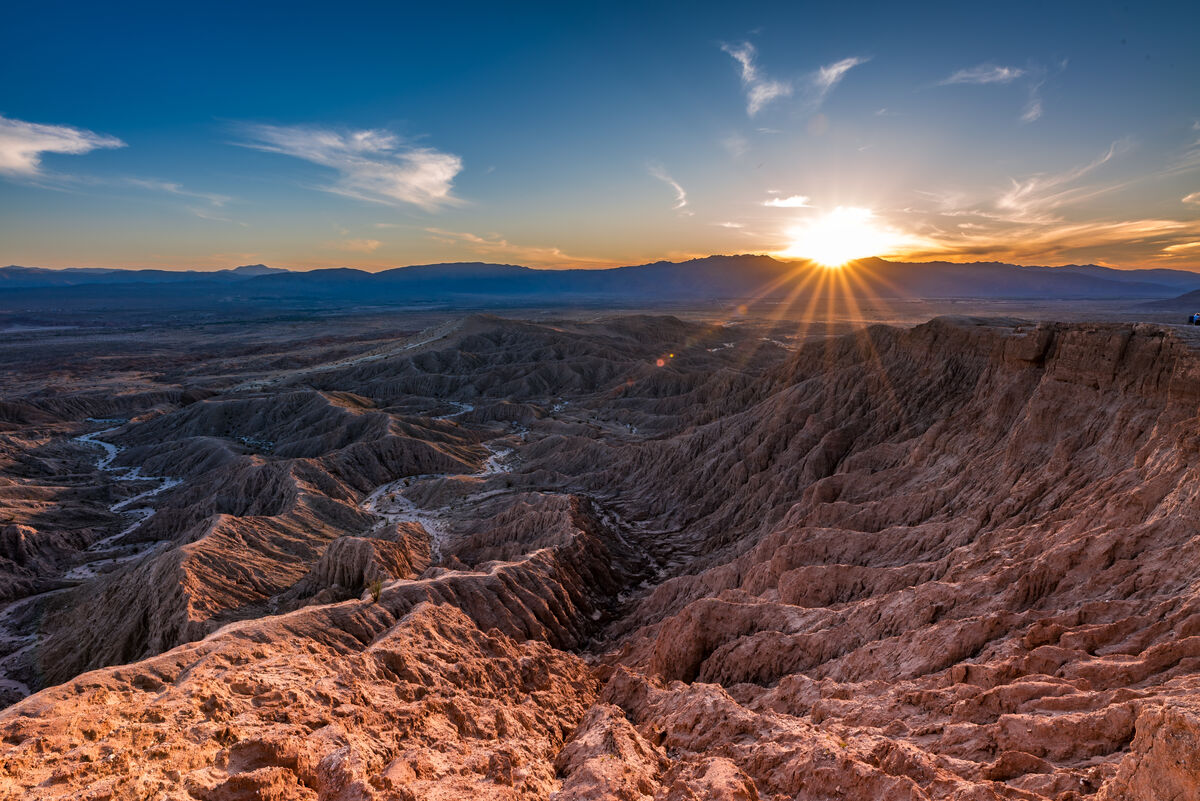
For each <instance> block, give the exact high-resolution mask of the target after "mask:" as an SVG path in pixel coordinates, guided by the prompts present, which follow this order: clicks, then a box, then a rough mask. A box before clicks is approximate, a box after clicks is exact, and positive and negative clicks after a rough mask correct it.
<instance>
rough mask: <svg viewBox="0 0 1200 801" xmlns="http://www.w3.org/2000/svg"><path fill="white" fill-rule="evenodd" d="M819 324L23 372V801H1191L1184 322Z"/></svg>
mask: <svg viewBox="0 0 1200 801" xmlns="http://www.w3.org/2000/svg"><path fill="white" fill-rule="evenodd" d="M805 333H806V334H808V335H807V336H804V335H802V334H805ZM818 333H820V332H818V331H809V332H801V331H797V330H795V327H794V326H793V330H792V334H793V335H794V336H792V338H790V339H785V338H783V337H786V336H788V334H787V332H786V330H785V329H784V328H782V327H779V326H769V325H767V324H765V323H757V322H745V323H742V324H736V325H715V324H706V323H693V322H684V321H681V320H678V319H675V318H673V317H661V316H634V315H630V316H624V317H617V318H608V319H600V320H594V321H590V322H579V321H573V320H558V321H541V322H524V321H517V320H508V319H501V318H498V317H492V316H483V315H480V316H474V317H469V318H466V319H463V320H460V321H456V322H455V323H453V324H449V325H444V326H441V327H437V328H434V329H432V330H430V331H426V332H423V333H419V334H414V335H412V336H410V337H384V338H381V339H379V340H376V341H371V342H365V341H364V342H363V343H362V345H361V349H358V350H354V349H351V351H350V352H344V351H343V350H340V349H339V350H337V351H336V352H330V353H328V358H324V357H320V356H319V354H317V355H314V352H307V351H306V356H305V358H304V359H300V358H299V357H291V356H289V357H288V358H284V357H279V358H274V357H273V358H272V359H271V360H268V361H267V362H266V363H267V365H268V366H265V367H264V366H263V365H262V364H255V365H254V366H253V367H249V366H247V367H245V368H242V367H240V366H237V365H232V366H231V365H229V364H226V363H221V364H218V363H217V362H216V361H213V362H211V364H209V363H204V364H200V365H199V366H197V367H196V368H194V370H193V372H191V373H189V374H188V377H187V381H186V383H185V382H183V381H179V382H176V383H175V384H171V385H170V386H162V387H146V388H144V389H143V390H142V391H140V393H138V394H136V395H135V396H132V397H130V398H127V399H125V400H121V401H119V402H118V400H115V399H113V398H105V399H103V400H102V399H101V397H102V396H101V394H98V393H95V392H93V391H90V390H89V391H87V392H84V391H82V390H81V391H80V392H79V393H78V394H77V395H73V396H70V397H68V398H66V399H64V398H62V397H59V398H57V399H55V400H54V401H53V402H51V401H50V400H48V399H47V398H46V397H44V396H43V397H38V396H35V395H33V394H31V395H29V396H27V397H19V398H18V397H14V398H13V399H12V400H11V401H9V402H8V404H7V405H6V406H5V415H4V418H3V419H4V421H5V425H6V429H5V433H6V440H5V444H4V448H5V451H4V454H5V457H6V459H7V461H6V463H5V464H6V466H5V468H4V470H5V480H6V481H7V482H8V483H7V484H6V485H5V486H6V487H7V488H9V490H8V492H9V496H12V497H15V496H16V495H17V494H18V493H17V491H16V489H13V488H20V494H21V497H23V498H37V499H39V500H38V503H36V504H34V503H32V502H31V503H25V504H23V505H22V504H18V503H16V502H8V501H6V503H8V506H6V507H5V511H6V512H7V514H8V517H9V520H10V521H11V522H9V523H7V524H6V525H5V526H4V527H3V528H2V529H0V532H2V533H3V540H2V541H0V546H2V548H3V550H2V551H0V555H2V556H3V559H2V560H0V571H2V572H0V575H2V576H3V578H4V582H5V585H6V587H7V591H6V594H5V598H6V599H8V600H11V601H13V603H12V605H11V606H10V607H9V608H8V610H6V612H5V613H4V614H5V620H4V625H5V628H6V633H7V636H8V640H9V643H8V644H7V645H5V648H6V649H7V654H8V655H7V656H6V657H5V659H4V661H2V662H0V668H3V671H4V676H3V678H4V679H5V680H6V681H8V682H11V685H5V687H6V689H7V691H9V692H10V693H11V695H12V696H13V698H12V699H11V700H16V698H17V697H18V696H20V695H22V694H23V686H28V688H29V689H32V690H39V689H40V690H41V691H40V692H35V693H34V695H32V696H31V697H28V698H25V699H24V700H20V701H18V702H17V703H15V704H13V705H12V706H10V707H8V708H7V709H6V710H4V711H3V712H2V713H0V737H2V738H3V747H2V752H3V760H2V761H0V795H3V796H4V797H13V798H17V797H22V796H24V797H33V798H64V799H65V798H93V799H101V798H113V799H117V798H163V799H178V800H179V801H183V799H206V800H208V799H211V800H213V801H215V800H217V799H221V800H222V801H225V800H228V801H232V799H251V798H270V799H289V800H290V799H330V800H332V799H339V800H341V799H346V800H347V801H348V800H349V799H377V800H379V801H382V800H383V799H441V798H444V799H458V798H494V799H542V798H547V797H550V796H551V795H552V794H556V795H554V796H553V797H554V798H556V799H560V801H566V800H567V799H610V798H615V799H629V800H630V801H633V800H634V799H643V798H654V799H663V800H664V801H684V800H685V799H728V800H729V801H733V800H734V799H743V800H744V799H774V800H777V801H782V799H832V798H841V799H850V800H851V801H859V800H860V799H861V801H868V799H870V800H872V801H873V800H874V799H887V800H888V801H893V800H895V801H900V800H901V799H903V800H904V801H916V800H917V799H958V800H960V801H968V800H969V801H986V800H987V799H1030V800H1032V799H1055V800H1056V801H1070V800H1071V799H1083V798H1097V799H1108V800H1109V801H1116V800H1117V799H1129V800H1130V801H1132V800H1134V799H1136V800H1137V801H1155V800H1157V799H1173V798H1178V799H1190V798H1194V797H1196V796H1195V792H1196V791H1195V788H1196V787H1197V786H1200V760H1198V758H1197V754H1200V741H1198V737H1200V679H1197V675H1200V674H1198V673H1197V671H1198V670H1200V589H1198V587H1197V584H1196V577H1197V576H1200V538H1198V537H1197V534H1198V533H1200V529H1198V528H1197V522H1196V521H1197V519H1198V518H1197V514H1196V512H1197V509H1198V494H1200V481H1198V479H1200V476H1198V475H1197V469H1198V468H1197V464H1198V461H1197V455H1198V454H1200V419H1198V413H1200V355H1198V352H1197V345H1198V344H1200V341H1198V340H1197V339H1196V338H1195V335H1194V334H1193V333H1191V332H1189V331H1182V330H1179V329H1168V328H1166V327H1160V326H1151V325H1132V324H1115V323H1114V324H1083V323H1074V324H1066V323H1042V324H1035V323H1027V322H1022V321H1019V320H1010V319H999V318H990V319H983V318H966V317H959V318H938V319H935V320H932V321H930V322H928V323H925V324H922V325H918V326H916V327H913V328H899V327H889V326H882V325H877V326H871V327H868V328H863V329H859V330H857V331H854V332H853V333H849V334H841V335H837V336H830V337H823V336H817V334H818ZM778 343H782V344H778ZM339 347H340V346H339ZM660 360H661V362H662V365H661V366H659V365H658V364H657V362H658V361H660ZM164 382H165V379H164ZM88 417H95V418H113V417H122V418H128V422H127V423H124V424H122V425H119V426H117V427H115V428H113V429H112V430H109V431H106V432H104V433H103V435H102V436H101V439H102V440H103V441H105V442H109V443H112V445H113V446H115V447H118V448H119V449H120V450H119V452H117V453H115V455H114V456H112V457H111V458H110V457H106V459H107V461H104V462H102V464H101V465H100V466H99V467H97V466H96V456H97V453H96V449H95V445H94V444H92V443H94V440H88V439H87V438H86V436H85V439H84V442H83V443H81V442H80V441H79V437H80V436H81V435H86V432H88V431H94V430H95V429H96V428H97V427H98V425H99V424H98V423H95V422H88V421H87V418H88ZM96 436H100V435H96ZM110 462H111V464H110ZM43 468H44V469H43ZM117 468H120V469H121V470H122V471H123V472H121V473H120V474H119V475H118V474H117V473H115V472H114V470H115V469H117ZM62 476H69V477H71V478H70V480H69V481H67V480H65V479H63V478H62ZM142 476H170V477H171V478H170V479H165V480H164V479H154V480H149V479H147V480H145V481H143V482H142V483H137V482H134V481H129V480H127V479H129V478H140V477H142ZM153 482H161V483H158V484H155V483H153ZM173 482H178V483H173ZM139 493H140V494H139ZM6 497H8V496H6ZM134 498H137V500H136V501H135V500H133V499H134ZM143 504H146V505H150V506H153V508H154V512H153V513H152V514H143V516H141V518H140V519H141V522H140V524H139V525H136V526H132V527H130V523H131V522H132V520H131V519H130V517H129V516H128V515H127V514H124V513H125V512H128V511H130V507H132V506H134V505H138V506H141V505H143ZM97 548H103V549H104V552H105V553H106V554H108V553H109V551H111V552H112V554H113V558H112V561H111V562H108V563H97V561H96V558H95V557H96V554H97V550H96V549H97ZM376 593H377V595H378V597H377V598H375V597H374V596H375V595H376ZM30 598H33V599H34V600H32V601H31V600H21V599H30ZM114 610H120V611H119V613H118V612H114ZM42 688H44V689H42Z"/></svg>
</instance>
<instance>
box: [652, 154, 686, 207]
mask: <svg viewBox="0 0 1200 801" xmlns="http://www.w3.org/2000/svg"><path fill="white" fill-rule="evenodd" d="M647 170H648V171H649V172H650V175H652V176H653V177H655V178H657V179H658V180H660V181H662V182H663V183H664V184H666V185H667V186H669V187H671V189H672V190H674V192H675V205H674V206H672V207H671V208H673V209H674V210H675V211H677V212H679V213H680V214H683V215H688V216H690V215H691V213H692V212H691V211H690V210H689V209H688V207H687V204H688V196H687V192H686V191H685V190H684V188H683V187H682V186H680V185H679V182H678V181H676V180H675V179H674V178H672V177H671V176H670V174H669V173H668V172H667V171H666V169H665V168H664V167H663V166H662V165H661V164H651V165H650V166H649V167H648V168H647Z"/></svg>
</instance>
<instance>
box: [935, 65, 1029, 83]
mask: <svg viewBox="0 0 1200 801" xmlns="http://www.w3.org/2000/svg"><path fill="white" fill-rule="evenodd" d="M1025 74H1026V72H1025V70H1023V69H1020V68H1019V67H998V66H996V65H995V64H980V65H979V66H978V67H970V68H968V69H963V70H959V71H958V72H955V73H952V74H951V75H950V76H949V77H947V78H943V79H942V80H941V81H939V82H938V84H939V85H940V86H950V85H952V84H956V83H977V84H986V83H1012V82H1013V81H1015V80H1016V79H1017V78H1021V77H1023V76H1024V75H1025Z"/></svg>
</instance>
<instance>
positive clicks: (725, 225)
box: [713, 222, 746, 228]
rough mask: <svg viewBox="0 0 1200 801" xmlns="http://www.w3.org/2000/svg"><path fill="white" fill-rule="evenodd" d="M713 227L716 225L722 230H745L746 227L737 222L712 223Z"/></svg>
mask: <svg viewBox="0 0 1200 801" xmlns="http://www.w3.org/2000/svg"><path fill="white" fill-rule="evenodd" d="M713 225H718V226H720V227H722V228H745V227H746V226H744V225H742V224H741V223H739V222H715V223H713Z"/></svg>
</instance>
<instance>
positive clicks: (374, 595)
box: [370, 579, 383, 604]
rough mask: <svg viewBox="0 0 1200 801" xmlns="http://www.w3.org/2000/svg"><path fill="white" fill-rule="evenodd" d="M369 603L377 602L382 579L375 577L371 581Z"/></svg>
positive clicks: (381, 590)
mask: <svg viewBox="0 0 1200 801" xmlns="http://www.w3.org/2000/svg"><path fill="white" fill-rule="evenodd" d="M370 590H371V603H373V604H377V603H379V596H380V595H381V594H382V593H383V579H375V580H374V581H372V582H371V587H370Z"/></svg>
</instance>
